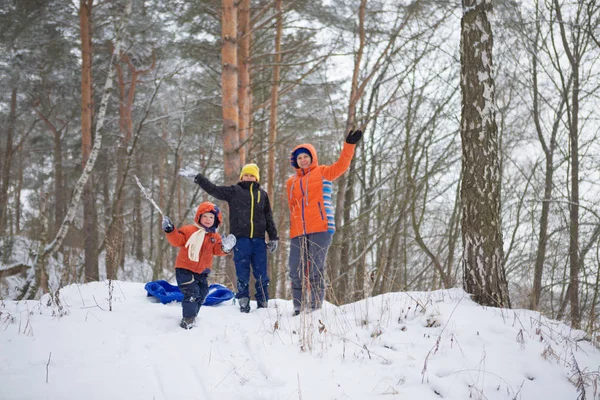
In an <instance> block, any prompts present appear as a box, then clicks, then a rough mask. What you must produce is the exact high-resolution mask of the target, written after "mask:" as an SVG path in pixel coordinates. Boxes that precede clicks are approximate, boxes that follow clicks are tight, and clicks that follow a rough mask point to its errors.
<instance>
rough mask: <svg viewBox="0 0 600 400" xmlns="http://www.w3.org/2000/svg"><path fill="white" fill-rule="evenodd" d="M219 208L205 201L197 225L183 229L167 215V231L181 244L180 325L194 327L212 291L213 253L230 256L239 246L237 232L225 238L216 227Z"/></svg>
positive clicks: (178, 271) (178, 276) (177, 269)
mask: <svg viewBox="0 0 600 400" xmlns="http://www.w3.org/2000/svg"><path fill="white" fill-rule="evenodd" d="M221 220H222V218H221V212H220V211H219V208H218V207H217V206H216V205H214V204H213V203H210V202H208V201H205V202H204V203H201V204H200V205H199V206H198V209H197V210H196V216H195V218H194V224H193V225H184V226H182V227H180V228H179V229H175V226H174V225H173V223H172V222H171V220H170V219H169V217H167V216H164V217H163V221H162V228H163V231H165V233H166V234H167V240H169V243H171V245H172V246H175V247H179V254H178V255H177V260H176V261H175V277H176V279H177V286H178V287H179V290H181V293H183V301H182V303H181V306H182V308H183V318H182V319H181V323H180V326H181V327H182V328H184V329H192V327H193V326H194V322H195V320H196V316H197V315H198V311H200V306H201V305H202V303H203V302H204V299H205V298H206V296H207V294H208V274H210V268H211V267H212V261H213V256H226V255H227V254H229V253H230V252H231V249H233V247H234V246H235V242H236V239H235V236H234V235H229V236H227V237H226V238H223V239H222V238H221V235H219V234H218V233H217V232H216V230H217V228H218V226H219V224H220V223H221Z"/></svg>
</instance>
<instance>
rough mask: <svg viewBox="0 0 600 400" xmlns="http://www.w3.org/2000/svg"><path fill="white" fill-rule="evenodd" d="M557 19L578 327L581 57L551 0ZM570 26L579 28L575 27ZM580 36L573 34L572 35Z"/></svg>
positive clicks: (572, 281) (573, 305)
mask: <svg viewBox="0 0 600 400" xmlns="http://www.w3.org/2000/svg"><path fill="white" fill-rule="evenodd" d="M554 6H555V8H556V18H557V21H558V23H559V27H560V36H561V38H562V44H563V47H564V50H565V52H566V54H567V58H568V59H569V64H570V65H571V74H572V77H573V88H572V90H571V109H570V115H569V117H570V118H569V139H570V147H571V148H570V159H569V161H570V163H571V201H570V204H569V287H568V289H567V293H568V294H569V304H570V306H571V325H572V326H573V328H577V329H579V328H580V326H581V310H580V305H579V271H580V267H581V265H580V261H579V62H580V59H581V54H580V47H579V44H578V43H573V49H571V46H570V45H569V41H568V38H567V33H566V30H565V21H564V20H563V17H562V11H561V8H560V4H559V3H558V0H554ZM572 29H575V30H578V29H580V28H578V27H577V26H573V27H572ZM580 36H581V35H579V34H577V35H575V34H573V35H572V38H576V37H580Z"/></svg>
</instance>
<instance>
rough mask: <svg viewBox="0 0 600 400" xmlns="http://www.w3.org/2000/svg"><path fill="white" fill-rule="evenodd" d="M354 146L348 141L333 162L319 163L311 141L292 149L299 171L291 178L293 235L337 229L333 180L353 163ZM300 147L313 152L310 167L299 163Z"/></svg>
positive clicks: (289, 193) (290, 206)
mask: <svg viewBox="0 0 600 400" xmlns="http://www.w3.org/2000/svg"><path fill="white" fill-rule="evenodd" d="M354 147H355V145H353V144H349V143H345V142H344V147H343V149H342V153H341V154H340V158H339V159H338V160H337V161H336V162H335V163H333V164H331V165H319V160H318V157H317V151H316V150H315V148H314V147H313V145H311V144H301V145H299V146H296V147H295V148H294V150H292V155H291V162H292V166H293V167H294V168H295V169H296V175H292V176H291V177H290V178H289V179H288V180H287V198H288V206H289V208H290V238H295V237H297V236H300V235H307V234H309V233H315V232H327V231H329V232H331V233H333V232H335V221H334V217H333V204H332V201H331V198H332V194H333V183H332V181H333V180H334V179H337V178H338V177H340V176H341V175H342V174H343V173H344V172H346V170H347V169H348V167H350V162H351V161H352V157H353V156H354ZM300 148H304V149H306V150H308V151H309V152H310V155H311V159H312V163H311V164H310V166H309V167H308V168H306V169H302V168H299V167H298V164H296V157H295V155H294V152H295V151H296V150H298V149H300Z"/></svg>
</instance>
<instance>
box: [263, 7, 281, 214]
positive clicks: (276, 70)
mask: <svg viewBox="0 0 600 400" xmlns="http://www.w3.org/2000/svg"><path fill="white" fill-rule="evenodd" d="M281 3H282V0H275V13H276V15H277V17H276V18H277V19H276V22H275V54H274V56H273V82H272V83H271V108H270V114H269V164H268V165H269V167H268V168H269V171H268V180H267V189H268V194H269V200H271V205H274V200H275V143H276V142H277V106H278V103H279V74H280V72H281V66H280V64H281V36H282V33H283V16H282V14H281Z"/></svg>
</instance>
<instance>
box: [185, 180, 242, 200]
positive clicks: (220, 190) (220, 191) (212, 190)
mask: <svg viewBox="0 0 600 400" xmlns="http://www.w3.org/2000/svg"><path fill="white" fill-rule="evenodd" d="M194 182H196V183H197V184H198V185H199V186H200V187H201V188H202V189H204V191H205V192H206V193H208V194H210V195H211V196H213V197H214V198H216V199H219V200H225V201H229V199H231V196H233V191H234V187H233V186H217V185H215V184H214V183H212V182H211V181H209V180H208V178H207V177H205V176H204V175H202V174H198V175H196V177H195V178H194Z"/></svg>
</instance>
